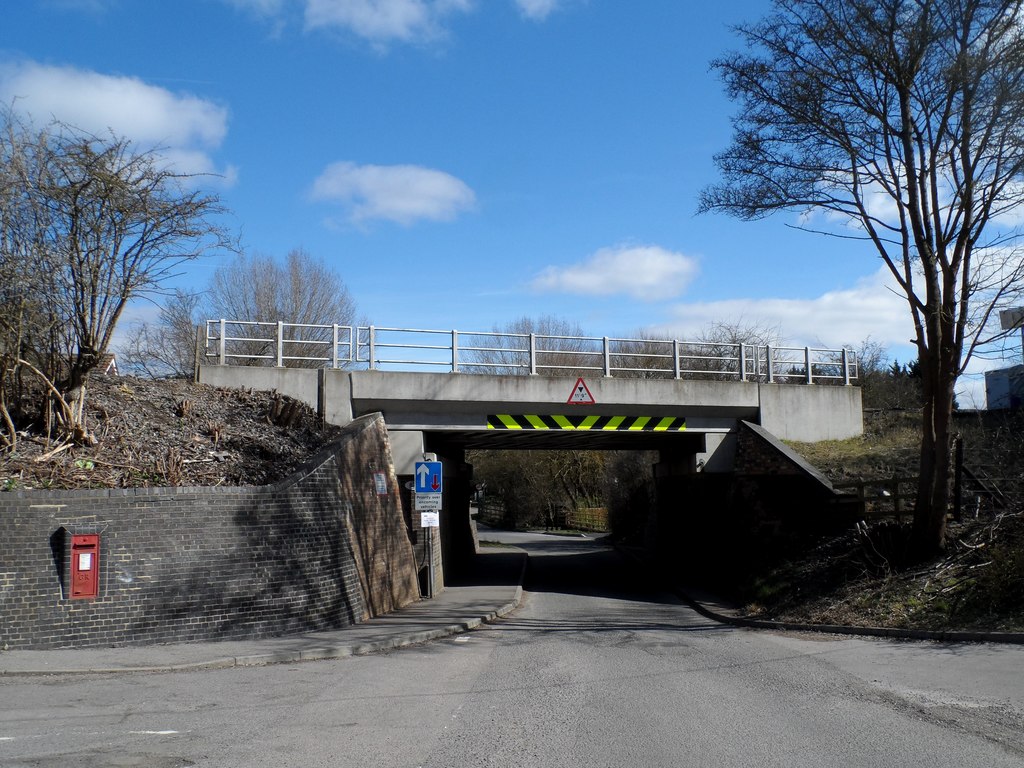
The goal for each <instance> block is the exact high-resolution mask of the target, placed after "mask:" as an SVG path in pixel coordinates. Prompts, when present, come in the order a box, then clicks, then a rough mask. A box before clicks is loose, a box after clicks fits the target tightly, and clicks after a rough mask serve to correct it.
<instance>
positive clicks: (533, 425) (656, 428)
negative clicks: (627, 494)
mask: <svg viewBox="0 0 1024 768" xmlns="http://www.w3.org/2000/svg"><path fill="white" fill-rule="evenodd" d="M487 428H488V429H524V430H526V429H538V430H539V429H562V430H594V431H604V432H682V431H683V430H685V429H686V419H685V418H682V417H678V416H580V415H575V416H513V415H510V414H507V413H499V414H496V415H489V416H488V417H487Z"/></svg>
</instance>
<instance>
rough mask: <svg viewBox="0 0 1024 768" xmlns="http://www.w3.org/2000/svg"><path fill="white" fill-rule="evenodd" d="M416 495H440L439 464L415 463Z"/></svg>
mask: <svg viewBox="0 0 1024 768" xmlns="http://www.w3.org/2000/svg"><path fill="white" fill-rule="evenodd" d="M416 493H441V462H440V461H417V462H416Z"/></svg>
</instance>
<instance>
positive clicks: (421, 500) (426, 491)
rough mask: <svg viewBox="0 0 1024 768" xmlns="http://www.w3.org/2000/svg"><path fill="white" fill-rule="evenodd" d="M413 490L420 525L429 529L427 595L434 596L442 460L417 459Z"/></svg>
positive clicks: (442, 487) (442, 482) (442, 481)
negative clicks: (435, 545) (435, 539)
mask: <svg viewBox="0 0 1024 768" xmlns="http://www.w3.org/2000/svg"><path fill="white" fill-rule="evenodd" d="M413 483H414V484H413V490H414V491H415V492H416V497H415V498H416V511H417V512H419V513H420V527H421V528H426V529H427V563H428V577H427V578H428V580H429V582H430V583H429V585H428V587H427V597H433V596H434V531H433V530H432V529H434V528H439V527H440V526H441V499H442V498H443V496H442V492H443V490H444V476H443V472H442V468H441V462H440V461H417V462H416V470H415V478H414V479H413Z"/></svg>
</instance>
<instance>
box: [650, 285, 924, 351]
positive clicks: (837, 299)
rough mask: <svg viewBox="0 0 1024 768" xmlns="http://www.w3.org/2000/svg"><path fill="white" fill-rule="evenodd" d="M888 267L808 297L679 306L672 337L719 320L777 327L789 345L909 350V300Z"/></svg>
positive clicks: (684, 335) (689, 333)
mask: <svg viewBox="0 0 1024 768" xmlns="http://www.w3.org/2000/svg"><path fill="white" fill-rule="evenodd" d="M892 282H893V281H892V277H891V275H890V273H889V270H888V268H886V267H882V268H881V269H879V270H878V271H877V272H876V273H875V274H873V275H870V276H869V277H866V278H863V279H862V280H859V281H858V282H857V284H856V285H854V286H853V287H852V288H845V289H841V290H836V291H829V292H827V293H824V294H822V295H821V296H817V297H815V298H810V299H728V300H724V301H711V302H701V303H695V304H680V305H678V306H676V307H674V308H673V309H672V316H673V320H671V321H670V322H669V325H670V326H671V329H672V331H671V332H672V334H673V335H676V336H678V337H679V338H684V339H685V338H696V337H697V336H698V335H699V333H700V331H701V330H702V329H705V328H707V327H708V326H709V325H713V324H715V323H717V322H724V323H735V322H736V321H737V320H738V319H740V318H742V319H743V320H744V321H745V322H748V323H756V324H758V325H763V326H766V327H774V328H778V329H779V331H780V333H781V335H782V337H783V339H785V341H786V343H787V344H793V345H797V346H805V345H808V346H817V345H824V346H827V347H839V346H842V345H843V344H853V345H856V344H859V343H860V342H861V341H863V340H865V339H866V338H868V337H869V336H870V337H871V340H872V341H875V342H877V343H880V344H883V345H885V346H886V347H889V348H890V351H891V352H892V351H893V350H892V349H891V348H893V347H897V348H900V347H901V348H902V350H901V351H902V354H899V355H897V356H898V357H900V359H904V360H906V359H909V358H908V356H907V352H906V350H907V346H908V344H909V343H910V339H911V337H912V336H913V327H912V325H911V320H910V312H909V310H908V309H907V304H906V300H905V299H903V298H902V297H901V296H900V295H899V294H898V293H896V292H894V291H893V290H892Z"/></svg>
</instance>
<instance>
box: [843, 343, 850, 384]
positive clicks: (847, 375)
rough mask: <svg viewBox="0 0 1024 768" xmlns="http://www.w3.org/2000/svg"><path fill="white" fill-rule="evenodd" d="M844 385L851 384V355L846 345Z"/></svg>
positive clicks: (844, 349)
mask: <svg viewBox="0 0 1024 768" xmlns="http://www.w3.org/2000/svg"><path fill="white" fill-rule="evenodd" d="M842 355H843V386H844V387H848V386H850V356H849V354H847V350H846V347H843V352H842Z"/></svg>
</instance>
